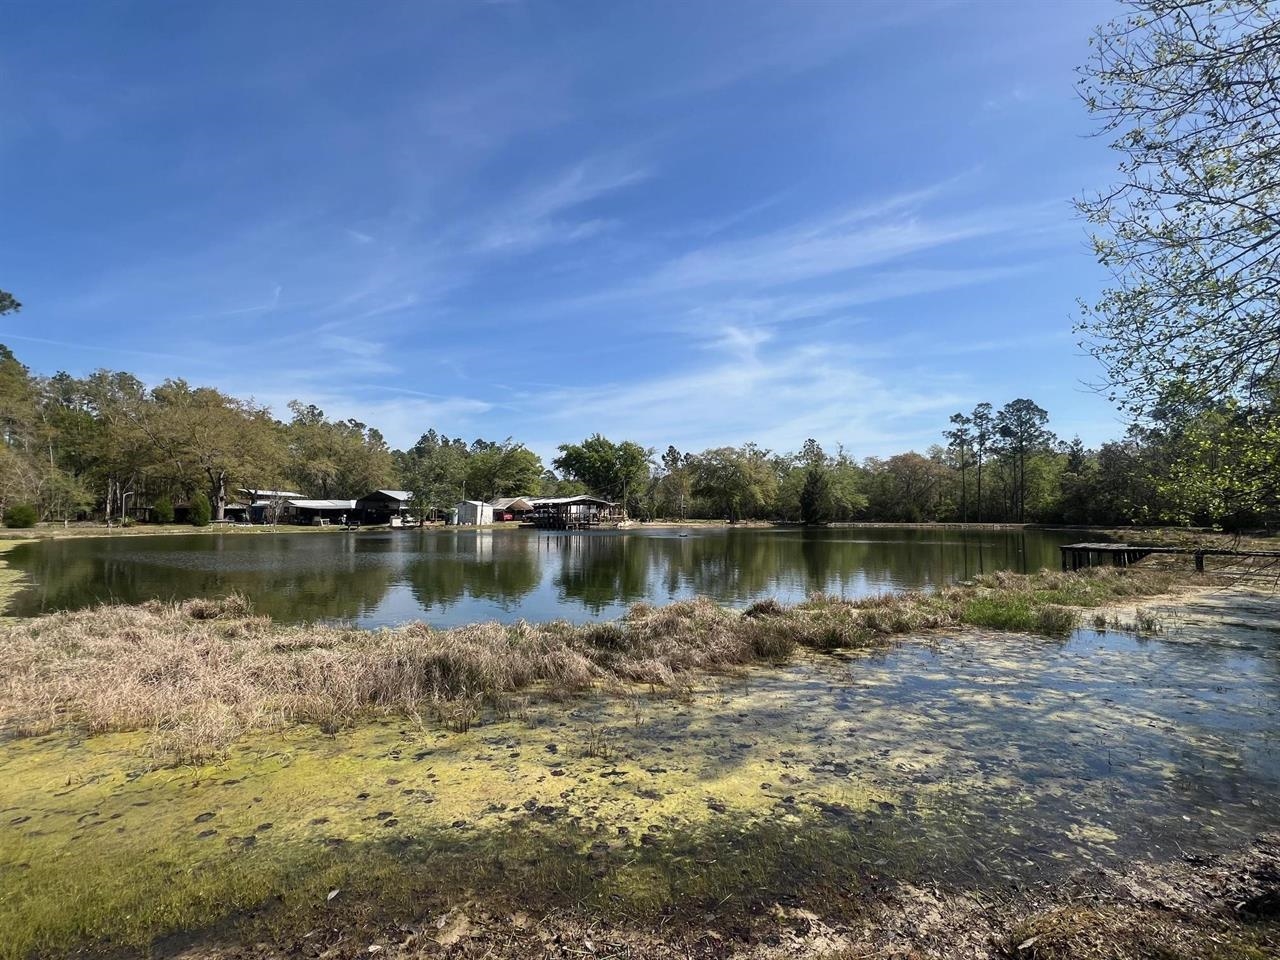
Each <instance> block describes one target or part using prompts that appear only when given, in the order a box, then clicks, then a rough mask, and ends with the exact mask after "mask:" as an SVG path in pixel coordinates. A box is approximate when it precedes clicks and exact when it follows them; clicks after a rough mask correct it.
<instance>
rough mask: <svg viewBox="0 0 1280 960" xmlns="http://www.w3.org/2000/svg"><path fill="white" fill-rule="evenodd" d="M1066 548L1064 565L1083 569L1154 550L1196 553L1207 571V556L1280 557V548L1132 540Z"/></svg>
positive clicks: (1122, 562) (1133, 559)
mask: <svg viewBox="0 0 1280 960" xmlns="http://www.w3.org/2000/svg"><path fill="white" fill-rule="evenodd" d="M1059 549H1060V550H1061V551H1062V569H1063V570H1079V569H1080V568H1081V567H1093V566H1101V565H1103V564H1106V563H1110V564H1111V565H1112V566H1114V567H1127V566H1129V565H1130V564H1134V563H1137V562H1138V561H1139V560H1141V559H1142V558H1143V557H1149V556H1151V555H1152V554H1153V553H1168V554H1176V555H1178V556H1184V557H1185V556H1190V557H1195V560H1196V570H1197V571H1198V572H1200V573H1203V572H1204V558H1205V557H1280V550H1226V549H1217V548H1210V547H1144V546H1134V545H1131V544H1128V543H1069V544H1066V545H1064V546H1062V547H1060V548H1059Z"/></svg>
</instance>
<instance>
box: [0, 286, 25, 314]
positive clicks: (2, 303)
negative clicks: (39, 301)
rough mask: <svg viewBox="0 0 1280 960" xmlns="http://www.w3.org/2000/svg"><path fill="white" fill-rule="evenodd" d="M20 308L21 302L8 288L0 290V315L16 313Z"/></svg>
mask: <svg viewBox="0 0 1280 960" xmlns="http://www.w3.org/2000/svg"><path fill="white" fill-rule="evenodd" d="M21 309H22V304H21V303H19V302H18V300H17V298H16V297H15V296H14V295H13V294H12V293H10V292H9V291H8V290H0V317H3V316H4V315H5V314H6V313H17V312H18V311H19V310H21Z"/></svg>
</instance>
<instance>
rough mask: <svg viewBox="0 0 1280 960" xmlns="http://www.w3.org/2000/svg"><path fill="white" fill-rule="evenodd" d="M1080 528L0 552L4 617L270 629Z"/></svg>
mask: <svg viewBox="0 0 1280 960" xmlns="http://www.w3.org/2000/svg"><path fill="white" fill-rule="evenodd" d="M1078 538H1079V534H1072V533H1069V532H1054V531H1040V530H1035V531H1031V530H1027V531H1023V530H1018V531H1009V530H981V531H958V530H947V529H928V530H925V529H901V528H883V527H854V528H839V529H834V528H833V529H824V530H800V529H762V528H748V529H725V528H704V529H698V528H694V529H691V530H675V529H670V528H652V529H644V528H639V529H632V530H622V531H601V532H592V533H561V532H546V531H533V530H459V529H448V530H440V529H435V530H425V531H418V530H396V531H369V532H363V533H360V532H352V533H348V532H343V531H332V532H323V533H286V532H282V533H245V532H239V531H236V532H228V533H216V534H192V535H190V536H183V535H178V536H121V537H114V538H113V537H95V538H84V539H66V540H46V541H36V542H32V543H27V544H22V545H21V546H19V547H16V548H15V549H13V550H12V551H11V552H10V553H9V554H8V558H7V559H8V561H9V563H10V565H11V566H12V567H13V568H15V569H17V570H18V571H20V572H22V573H23V574H25V575H26V577H27V578H28V580H29V585H28V586H27V587H26V588H25V589H23V590H21V591H19V593H18V594H17V595H16V596H15V597H14V599H13V601H12V602H11V604H10V606H9V609H8V611H7V612H8V613H9V614H10V615H14V616H34V615H37V614H40V613H44V612H48V611H53V610H64V609H76V608H80V607H85V606H91V605H94V604H97V603H102V602H106V601H117V602H123V603H135V602H138V601H142V600H149V599H153V598H160V599H186V598H189V597H198V596H212V595H224V594H227V593H230V592H232V591H238V592H240V593H243V594H245V595H247V596H249V597H250V598H251V599H252V600H253V602H254V606H255V609H257V610H258V611H259V612H261V613H266V614H269V615H271V616H272V617H274V618H276V619H277V620H280V621H286V622H299V621H310V620H328V621H349V622H352V623H355V624H357V625H360V626H365V627H376V626H385V625H392V624H399V623H405V622H407V621H410V620H419V619H423V620H427V621H428V622H430V623H433V624H436V625H440V626H453V625H458V624H463V623H473V622H476V621H480V620H495V619H496V620H501V621H508V622H509V621H514V620H519V619H525V620H531V621H546V620H553V619H557V618H567V619H570V620H575V621H582V620H589V619H602V618H614V617H617V616H620V615H621V614H622V613H623V612H624V611H625V610H626V608H627V607H628V606H629V605H630V604H632V603H635V602H637V601H640V600H645V601H648V602H651V603H666V602H669V601H672V600H677V599H682V598H687V597H691V596H695V595H699V594H700V595H705V596H708V597H711V598H712V599H714V600H716V601H718V602H721V603H725V604H730V605H745V604H747V603H749V602H751V601H752V600H754V599H757V598H759V597H762V596H774V597H778V598H779V599H781V600H784V601H788V602H791V601H797V600H801V599H803V598H804V597H805V596H807V595H808V594H810V593H813V592H815V591H825V592H828V593H832V594H836V595H840V596H849V597H857V596H865V595H868V594H874V593H880V592H883V591H888V590H900V589H915V588H929V587H936V586H939V585H944V584H947V583H951V582H954V581H956V580H962V579H966V578H968V577H972V576H974V575H976V574H979V573H989V572H991V571H994V570H1015V571H1018V572H1029V571H1034V570H1037V569H1040V568H1041V567H1050V568H1056V567H1057V566H1058V564H1059V555H1058V546H1059V545H1060V544H1063V543H1069V542H1071V541H1072V540H1074V539H1078Z"/></svg>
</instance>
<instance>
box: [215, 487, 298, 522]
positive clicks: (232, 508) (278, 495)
mask: <svg viewBox="0 0 1280 960" xmlns="http://www.w3.org/2000/svg"><path fill="white" fill-rule="evenodd" d="M237 492H238V493H239V494H240V496H241V497H242V498H243V500H244V502H243V503H234V504H230V503H229V504H227V517H228V518H230V519H233V520H247V521H248V522H249V523H281V522H283V521H284V510H285V505H286V504H287V503H288V502H289V501H290V500H305V499H306V495H305V494H301V493H297V492H295V491H293V490H255V489H253V488H252V487H241V488H240V489H239V490H238V491H237Z"/></svg>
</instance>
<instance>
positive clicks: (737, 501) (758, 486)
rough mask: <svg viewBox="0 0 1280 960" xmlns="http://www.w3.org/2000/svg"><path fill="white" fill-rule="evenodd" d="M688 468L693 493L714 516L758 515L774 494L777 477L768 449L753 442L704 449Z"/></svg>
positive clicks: (751, 517) (769, 502) (746, 518)
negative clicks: (691, 477) (689, 468)
mask: <svg viewBox="0 0 1280 960" xmlns="http://www.w3.org/2000/svg"><path fill="white" fill-rule="evenodd" d="M692 467H693V493H694V496H697V497H701V498H703V499H704V500H706V502H707V504H708V505H709V506H710V508H711V510H712V511H713V515H714V516H716V517H724V518H725V519H727V520H729V521H738V520H750V519H755V518H758V517H761V516H763V515H764V513H765V511H766V510H767V509H768V507H769V505H770V504H772V503H773V502H774V498H775V497H776V496H777V492H778V476H777V473H776V471H775V470H774V469H773V466H772V464H771V463H770V457H769V451H768V450H764V449H762V448H760V447H758V446H756V445H755V444H754V443H748V444H744V445H743V446H742V447H716V448H715V449H712V450H704V451H703V452H702V453H700V454H698V455H697V456H696V457H695V458H694V460H693V464H692Z"/></svg>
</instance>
